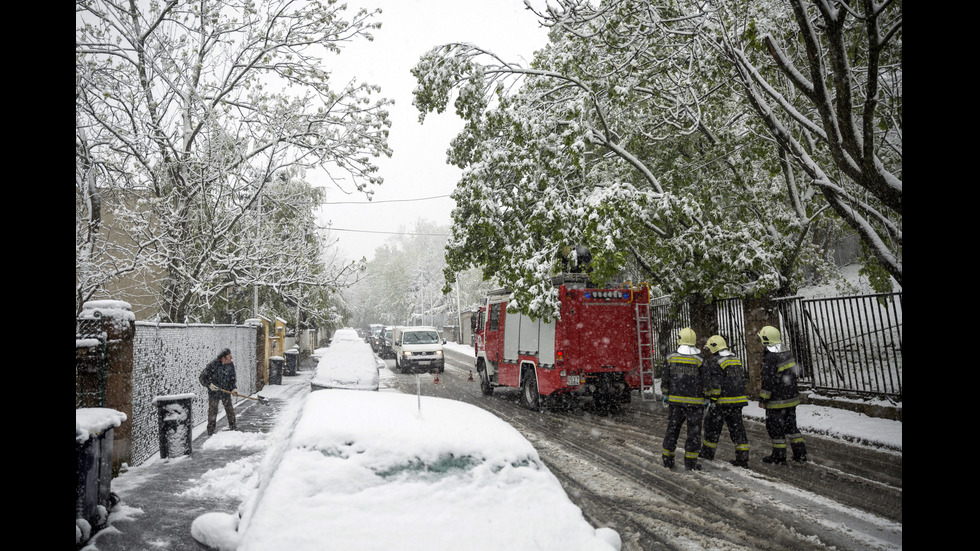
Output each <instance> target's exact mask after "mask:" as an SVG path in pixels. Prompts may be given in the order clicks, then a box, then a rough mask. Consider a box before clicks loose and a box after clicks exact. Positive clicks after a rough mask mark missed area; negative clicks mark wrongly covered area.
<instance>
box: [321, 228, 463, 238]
mask: <svg viewBox="0 0 980 551" xmlns="http://www.w3.org/2000/svg"><path fill="white" fill-rule="evenodd" d="M319 227H320V229H324V230H327V231H346V232H351V233H380V234H384V235H411V236H427V237H449V234H448V233H415V232H404V231H400V232H394V231H372V230H350V229H346V228H335V227H333V226H319Z"/></svg>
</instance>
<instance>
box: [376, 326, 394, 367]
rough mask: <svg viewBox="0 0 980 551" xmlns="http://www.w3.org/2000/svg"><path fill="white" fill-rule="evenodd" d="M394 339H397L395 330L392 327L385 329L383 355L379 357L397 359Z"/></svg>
mask: <svg viewBox="0 0 980 551" xmlns="http://www.w3.org/2000/svg"><path fill="white" fill-rule="evenodd" d="M394 338H395V328H394V327H392V326H390V325H389V326H388V327H385V330H384V333H383V337H382V341H381V353H380V354H378V355H379V356H381V357H382V358H384V359H389V358H394V357H395V349H394V342H393V340H394Z"/></svg>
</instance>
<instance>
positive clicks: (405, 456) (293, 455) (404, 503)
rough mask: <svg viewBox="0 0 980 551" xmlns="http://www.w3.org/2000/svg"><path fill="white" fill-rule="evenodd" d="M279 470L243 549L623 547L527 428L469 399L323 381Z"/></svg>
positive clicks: (248, 512) (247, 512)
mask: <svg viewBox="0 0 980 551" xmlns="http://www.w3.org/2000/svg"><path fill="white" fill-rule="evenodd" d="M270 472H271V474H268V475H267V476H268V480H265V481H262V482H261V483H260V484H261V487H262V488H263V490H262V493H261V495H260V496H259V498H258V499H257V500H256V501H255V502H254V503H253V504H252V506H251V507H249V508H247V509H244V510H243V511H242V518H241V522H240V523H239V526H238V536H239V542H240V545H239V547H238V549H239V551H267V550H278V549H290V550H292V551H305V550H311V549H358V550H367V549H378V550H386V551H387V550H390V549H398V550H400V551H411V550H425V551H439V550H458V549H467V550H479V549H486V550H499V549H521V550H533V549H561V550H563V551H571V550H586V549H588V550H606V551H608V550H617V549H620V548H621V540H620V537H619V534H618V533H617V532H616V531H615V530H612V529H610V528H599V529H596V528H594V527H593V526H592V525H590V524H589V523H588V521H587V520H586V519H585V517H584V516H583V514H582V511H581V509H579V507H578V506H577V505H575V504H574V503H572V501H571V500H570V499H569V497H568V495H567V494H566V493H565V490H564V489H563V488H562V486H561V483H560V482H559V481H558V479H557V478H556V477H555V476H554V474H552V473H551V471H549V470H548V468H547V467H546V466H545V465H544V464H543V463H542V461H541V459H540V457H539V456H538V453H537V451H536V450H535V449H534V447H533V446H532V445H531V443H530V442H528V440H527V439H525V438H524V437H523V436H522V435H521V434H520V433H519V432H518V431H517V430H516V429H514V428H513V427H511V426H510V425H508V424H507V423H505V422H503V421H502V420H500V419H499V418H497V417H496V416H494V415H493V414H491V413H489V412H487V411H485V410H483V409H480V408H478V407H476V406H472V405H469V404H465V403H463V402H457V401H453V400H447V399H443V398H435V397H426V396H423V397H421V398H419V397H417V396H414V395H411V394H401V393H393V392H378V393H374V392H344V391H340V390H322V391H317V392H313V393H311V394H310V396H309V397H308V398H307V401H306V403H305V405H304V408H303V411H302V412H301V413H300V415H299V419H298V420H297V423H296V425H295V428H294V430H293V433H292V436H291V437H290V440H289V442H288V445H287V446H286V447H285V448H284V451H283V452H282V455H281V458H280V460H279V463H278V465H277V466H276V467H275V469H274V470H273V471H270Z"/></svg>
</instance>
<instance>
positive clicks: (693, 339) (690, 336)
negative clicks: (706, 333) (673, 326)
mask: <svg viewBox="0 0 980 551" xmlns="http://www.w3.org/2000/svg"><path fill="white" fill-rule="evenodd" d="M697 342H698V336H697V335H695V334H694V330H693V329H691V328H690V327H685V328H684V329H681V330H680V332H679V333H677V344H686V345H688V346H697Z"/></svg>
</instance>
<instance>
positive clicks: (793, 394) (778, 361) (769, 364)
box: [759, 350, 800, 409]
mask: <svg viewBox="0 0 980 551" xmlns="http://www.w3.org/2000/svg"><path fill="white" fill-rule="evenodd" d="M798 371H799V370H798V368H797V366H796V360H795V359H794V358H793V354H792V352H790V351H789V350H785V351H782V352H771V351H769V350H766V352H765V355H764V356H763V358H762V390H761V391H760V392H759V400H760V401H762V403H763V405H765V407H766V409H781V408H790V407H795V406H798V405H800V393H799V389H798V387H797V375H798Z"/></svg>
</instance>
